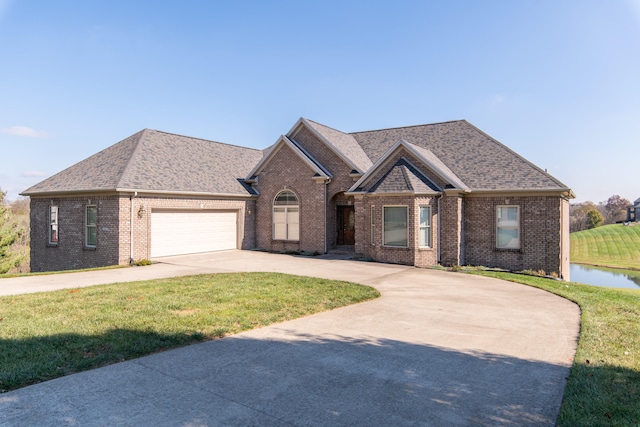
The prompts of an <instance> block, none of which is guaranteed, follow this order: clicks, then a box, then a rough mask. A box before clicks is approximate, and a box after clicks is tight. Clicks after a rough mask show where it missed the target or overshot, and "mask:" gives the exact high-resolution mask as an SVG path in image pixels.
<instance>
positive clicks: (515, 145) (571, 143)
mask: <svg viewBox="0 0 640 427" xmlns="http://www.w3.org/2000/svg"><path fill="white" fill-rule="evenodd" d="M0 52H1V53H0V55H1V56H0V58H1V59H0V159H1V161H0V187H1V188H2V189H3V190H5V191H8V198H9V199H10V200H12V199H15V198H16V197H17V196H18V193H19V192H21V191H23V190H25V189H26V188H27V187H29V186H31V185H33V184H35V183H37V182H39V181H41V180H42V179H44V178H46V177H48V176H51V175H53V174H55V173H57V172H59V171H61V170H63V169H64V168H66V167H68V166H70V165H72V164H74V163H76V162H78V161H80V160H82V159H84V158H86V157H88V156H90V155H92V154H94V153H96V152H98V151H100V150H102V149H104V148H106V147H108V146H110V145H112V144H114V143H116V142H118V141H120V140H122V139H124V138H126V137H127V136H129V135H131V134H133V133H135V132H137V131H139V130H141V129H143V128H152V129H158V130H162V131H166V132H173V133H178V134H183V135H188V136H194V137H199V138H205V139H211V140H215V141H221V142H226V143H230V144H236V145H243V146H250V147H256V148H266V147H267V146H269V145H271V144H272V143H274V142H275V141H276V140H277V138H278V137H279V136H280V135H281V134H283V133H286V132H287V131H288V130H289V129H290V128H291V126H292V125H293V124H294V123H295V121H296V120H297V119H298V118H299V117H301V116H302V117H307V118H310V119H312V120H315V121H318V122H320V123H323V124H325V125H328V126H331V127H334V128H336V129H339V130H342V131H346V132H355V131H361V130H372V129H381V128H388V127H398V126H408V125H416V124H424V123H433V122H440V121H448V120H457V119H466V120H468V121H470V122H471V123H473V124H474V125H476V126H477V127H479V128H480V129H482V130H483V131H485V132H486V133H488V134H489V135H491V136H493V137H494V138H496V139H497V140H499V141H500V142H502V143H504V144H505V145H507V146H508V147H509V148H511V149H512V150H514V151H516V152H517V153H519V154H521V155H522V156H524V157H525V158H527V159H529V160H530V161H532V162H533V163H535V164H536V165H538V166H539V167H541V168H543V169H545V168H546V169H548V170H549V172H550V173H551V174H552V175H554V176H555V177H556V178H558V179H560V180H561V181H563V182H564V183H565V184H566V185H568V186H569V187H571V188H572V189H573V190H574V192H575V193H576V195H577V198H576V199H575V200H574V201H575V202H581V201H586V200H591V201H594V202H600V201H605V200H606V199H607V198H608V197H609V196H611V195H613V194H619V195H621V196H622V197H625V198H628V199H630V200H632V201H633V200H635V199H636V198H638V197H640V185H638V184H637V182H638V169H639V164H640V0H608V1H601V0H566V1H549V0H535V1H534V0H522V1H512V0H484V1H477V0H467V1H463V0H453V1H444V0H442V1H437V2H436V1H426V0H422V1H409V0H407V1H402V0H398V1H394V2H388V1H387V2H381V1H376V0H367V1H364V0H363V1H348V0H342V1H333V0H324V1H313V2H312V1H303V0H297V1H213V0H211V1H204V0H202V1H200V0H192V1H180V2H178V1H164V0H156V1H153V2H151V1H135V0H127V1H121V0H107V1H102V0H92V1H79V0H78V1H75V0H73V1H72V0H59V1H55V2H52V1H49V0H0Z"/></svg>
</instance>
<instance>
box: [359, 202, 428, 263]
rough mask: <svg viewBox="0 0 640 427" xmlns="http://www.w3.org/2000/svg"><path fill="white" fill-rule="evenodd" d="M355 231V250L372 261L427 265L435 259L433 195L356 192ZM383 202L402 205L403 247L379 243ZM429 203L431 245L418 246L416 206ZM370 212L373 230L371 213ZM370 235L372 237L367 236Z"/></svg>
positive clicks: (380, 239) (381, 237) (417, 208)
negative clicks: (405, 229) (405, 233)
mask: <svg viewBox="0 0 640 427" xmlns="http://www.w3.org/2000/svg"><path fill="white" fill-rule="evenodd" d="M355 206H356V233H358V232H360V233H359V234H358V235H359V236H362V238H361V239H358V240H357V241H356V252H357V253H359V254H362V255H364V256H367V257H370V258H372V259H373V260H375V261H379V262H389V263H394V264H405V265H415V266H416V267H430V266H432V265H435V264H437V263H438V248H437V233H438V228H437V223H438V221H437V199H436V198H435V197H414V196H412V195H408V196H357V197H356V198H355ZM385 206H406V207H407V216H408V221H407V227H408V240H407V247H406V248H404V247H390V246H385V245H383V222H382V221H383V208H384V207H385ZM420 206H429V207H431V227H432V247H430V248H421V247H419V236H418V229H419V220H420V217H419V212H420V211H419V209H420ZM372 215H373V233H372V232H371V216H372ZM372 237H373V240H372V239H371V238H372Z"/></svg>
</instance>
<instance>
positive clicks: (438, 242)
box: [436, 194, 442, 264]
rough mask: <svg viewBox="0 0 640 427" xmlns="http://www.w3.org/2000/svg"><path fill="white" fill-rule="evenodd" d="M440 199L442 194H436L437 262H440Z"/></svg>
mask: <svg viewBox="0 0 640 427" xmlns="http://www.w3.org/2000/svg"><path fill="white" fill-rule="evenodd" d="M441 199H442V194H440V195H439V196H438V230H437V233H436V235H437V238H436V240H437V244H438V252H437V253H438V264H440V263H441V262H442V256H441V254H440V200H441Z"/></svg>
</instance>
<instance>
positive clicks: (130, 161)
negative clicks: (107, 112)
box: [116, 128, 149, 188]
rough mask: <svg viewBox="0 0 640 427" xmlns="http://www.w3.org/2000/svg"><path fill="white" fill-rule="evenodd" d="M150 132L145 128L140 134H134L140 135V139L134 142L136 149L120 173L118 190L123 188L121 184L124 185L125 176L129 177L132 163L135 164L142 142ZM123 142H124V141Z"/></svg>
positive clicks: (117, 184)
mask: <svg viewBox="0 0 640 427" xmlns="http://www.w3.org/2000/svg"><path fill="white" fill-rule="evenodd" d="M148 130H149V129H147V128H144V129H142V130H141V131H139V132H138V133H136V134H134V135H138V138H137V139H136V141H135V142H134V145H135V148H134V149H133V151H132V152H131V155H130V156H129V158H128V159H127V164H126V165H125V167H124V168H123V169H122V173H120V176H119V177H118V182H116V188H120V187H121V185H120V184H121V183H122V180H123V179H124V177H125V175H127V173H128V172H129V167H130V166H131V163H132V162H133V158H134V157H136V153H137V152H138V148H139V147H140V141H142V140H143V139H144V138H145V136H146V134H147V131H148ZM125 139H126V138H125ZM122 141H124V139H123V140H122ZM122 141H121V142H122Z"/></svg>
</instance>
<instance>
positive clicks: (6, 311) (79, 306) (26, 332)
mask: <svg viewBox="0 0 640 427" xmlns="http://www.w3.org/2000/svg"><path fill="white" fill-rule="evenodd" d="M378 296H379V293H378V291H376V290H375V289H373V288H370V287H366V286H361V285H357V284H353V283H348V282H340V281H332V280H324V279H314V278H309V277H298V276H291V275H284V274H276V273H238V274H216V275H198V276H188V277H179V278H172V279H158V280H150V281H144V282H134V283H121V284H115V285H105V286H92V287H87V288H80V289H71V290H68V289H67V290H60V291H55V292H46V293H37V294H29V295H17V296H7V297H0V391H8V390H13V389H16V388H19V387H24V386H26V385H29V384H34V383H38V382H41V381H46V380H49V379H53V378H56V377H60V376H63V375H67V374H71V373H74V372H79V371H83V370H88V369H92V368H96V367H99V366H104V365H108V364H111V363H116V362H120V361H124V360H128V359H132V358H136V357H140V356H144V355H148V354H151V353H154V352H157V351H160V350H164V349H169V348H175V347H179V346H184V345H187V344H191V343H195V342H200V341H204V340H211V339H215V338H220V337H223V336H225V335H230V334H235V333H238V332H241V331H245V330H248V329H253V328H257V327H261V326H266V325H269V324H272V323H276V322H282V321H285V320H289V319H294V318H297V317H302V316H306V315H309V314H312V313H317V312H320V311H325V310H331V309H334V308H336V307H341V306H345V305H349V304H353V303H357V302H360V301H364V300H368V299H372V298H376V297H378Z"/></svg>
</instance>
